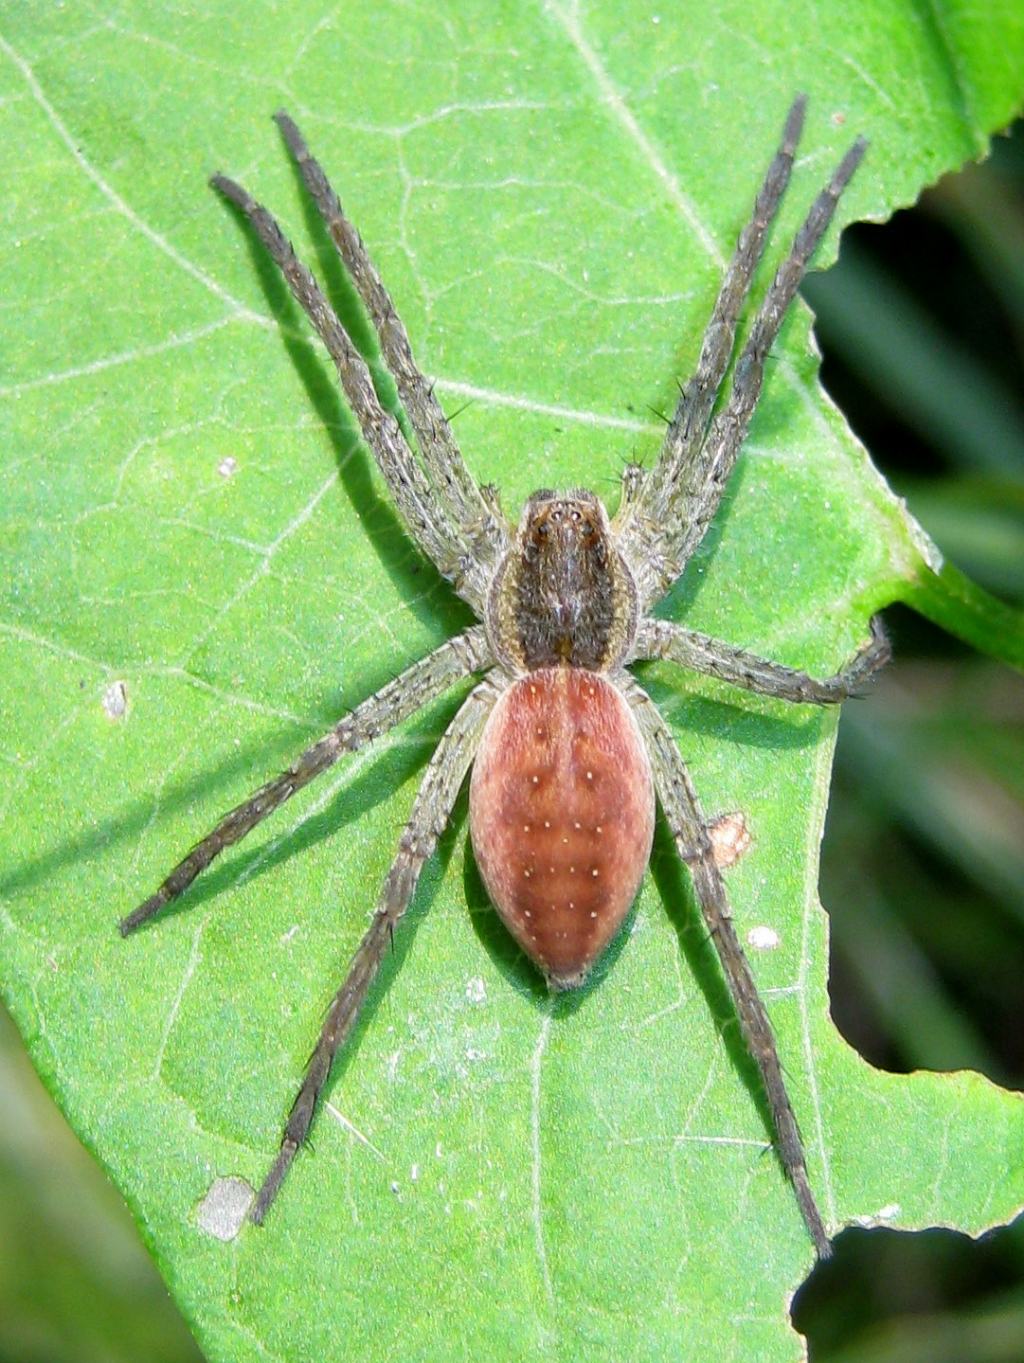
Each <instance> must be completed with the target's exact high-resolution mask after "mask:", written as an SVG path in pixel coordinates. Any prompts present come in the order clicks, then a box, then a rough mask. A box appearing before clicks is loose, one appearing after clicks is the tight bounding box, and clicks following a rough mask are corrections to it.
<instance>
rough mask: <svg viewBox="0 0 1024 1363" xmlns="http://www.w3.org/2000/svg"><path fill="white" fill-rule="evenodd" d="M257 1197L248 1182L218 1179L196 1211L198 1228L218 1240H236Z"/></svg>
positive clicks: (236, 1179) (238, 1179)
mask: <svg viewBox="0 0 1024 1363" xmlns="http://www.w3.org/2000/svg"><path fill="white" fill-rule="evenodd" d="M255 1196H256V1194H255V1192H254V1191H253V1189H252V1187H251V1186H250V1185H249V1184H248V1183H246V1181H245V1179H244V1178H234V1177H232V1178H215V1179H214V1181H213V1183H212V1184H211V1185H210V1191H209V1192H208V1193H207V1194H206V1196H205V1197H204V1198H203V1200H202V1202H200V1204H199V1206H198V1207H197V1208H196V1225H197V1226H198V1227H199V1228H200V1230H204V1231H206V1233H207V1235H212V1236H213V1238H214V1239H215V1240H223V1241H225V1242H227V1241H228V1240H233V1239H234V1238H235V1236H236V1235H237V1234H238V1232H239V1231H240V1230H241V1229H242V1225H243V1223H244V1221H245V1216H246V1213H247V1212H248V1210H249V1208H250V1207H251V1206H252V1201H253V1198H254V1197H255Z"/></svg>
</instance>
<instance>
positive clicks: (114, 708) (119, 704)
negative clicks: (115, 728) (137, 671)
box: [103, 681, 128, 719]
mask: <svg viewBox="0 0 1024 1363" xmlns="http://www.w3.org/2000/svg"><path fill="white" fill-rule="evenodd" d="M103 709H104V710H105V712H106V714H107V718H108V719H124V717H125V715H126V714H127V713H128V689H127V687H126V686H125V684H124V682H123V681H114V682H111V683H110V685H109V686H108V687H107V689H106V690H105V691H104V692H103Z"/></svg>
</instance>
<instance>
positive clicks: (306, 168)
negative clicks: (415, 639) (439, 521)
mask: <svg viewBox="0 0 1024 1363" xmlns="http://www.w3.org/2000/svg"><path fill="white" fill-rule="evenodd" d="M274 121H275V122H276V123H277V125H278V127H279V128H280V130H281V133H282V136H283V137H284V140H285V143H286V144H287V146H288V150H289V151H290V152H291V154H292V156H293V157H294V158H295V162H296V164H297V165H298V167H299V171H300V173H301V175H302V179H303V182H304V184H305V186H306V189H307V190H308V191H309V194H310V196H311V198H312V199H313V201H314V203H315V204H316V206H317V209H318V210H319V213H320V216H321V218H323V220H324V222H325V223H326V225H327V229H328V231H329V232H330V235H331V240H332V241H333V242H334V245H335V247H336V248H337V251H338V254H339V256H340V257H341V260H342V263H343V264H344V266H345V269H346V270H347V271H348V274H349V276H350V278H351V279H352V282H353V283H354V284H355V286H356V289H357V290H358V292H359V296H360V297H361V298H362V300H363V303H364V304H365V306H366V310H367V312H368V313H369V314H370V318H371V320H372V322H373V325H374V328H375V329H376V332H377V336H378V338H379V340H380V346H381V352H382V353H383V356H384V361H385V363H386V364H387V367H388V370H389V372H390V373H391V376H392V377H393V379H394V380H395V385H396V387H397V388H398V395H399V397H400V398H401V400H402V405H403V406H404V408H405V410H406V412H407V413H408V415H409V420H410V422H411V423H412V428H413V430H414V431H415V433H416V439H417V442H418V444H419V448H420V453H421V454H422V456H423V462H424V464H425V466H426V469H427V473H428V475H429V477H430V481H431V483H432V484H433V486H434V488H435V489H436V491H437V496H438V498H439V501H440V506H441V508H442V511H443V514H444V515H445V517H446V520H447V523H448V530H449V533H451V534H453V535H454V536H457V537H460V536H461V537H464V538H466V539H469V540H471V541H472V542H473V546H474V552H473V554H472V556H471V558H470V559H469V560H468V561H467V563H466V565H465V573H466V574H467V582H466V587H467V595H468V591H469V590H470V589H471V590H472V593H473V596H472V601H473V604H474V605H475V606H477V607H478V608H479V605H480V604H482V602H483V599H484V594H485V591H486V587H487V583H488V581H489V580H490V573H491V571H493V568H494V566H495V564H496V563H497V560H498V558H499V556H500V554H501V552H502V550H503V549H504V548H505V546H506V544H507V542H508V532H507V529H506V527H505V525H504V522H503V521H499V520H497V519H496V518H495V516H494V514H493V511H492V508H491V506H490V505H489V504H488V502H487V501H486V499H485V497H484V495H483V493H482V492H481V490H480V488H479V486H478V485H477V483H476V481H475V480H474V478H473V477H472V475H471V474H470V472H469V469H468V468H467V467H466V463H465V461H464V459H463V457H462V453H461V451H460V450H459V447H458V444H457V443H456V440H455V437H454V436H453V435H452V431H451V427H450V425H449V423H448V418H447V417H446V416H445V414H444V412H443V411H442V409H441V404H440V403H439V402H438V400H437V398H436V396H435V395H434V388H433V385H432V384H431V383H429V382H428V381H427V379H426V378H425V377H424V376H423V374H422V373H421V372H420V370H419V369H418V368H417V365H416V362H415V360H414V359H413V354H412V347H411V345H410V344H409V336H408V333H407V332H406V329H405V326H404V324H403V323H402V320H401V318H400V317H399V316H398V313H397V312H396V311H395V305H394V303H393V302H392V300H391V295H390V294H389V293H388V291H387V289H386V288H385V287H384V284H383V283H382V281H381V278H380V275H379V274H378V273H377V270H376V268H375V267H374V264H373V262H372V261H371V259H370V257H369V254H368V253H367V250H366V247H365V246H364V244H363V240H362V238H361V237H360V235H359V233H358V232H357V231H356V229H355V227H353V225H352V223H351V222H350V221H349V220H348V218H347V217H346V216H345V213H344V210H343V209H342V206H341V203H340V201H339V199H338V196H337V194H336V193H335V192H334V190H333V188H332V187H331V184H330V181H329V180H328V179H327V176H326V175H325V173H324V171H323V168H322V167H321V165H320V163H319V162H318V161H317V160H316V158H315V157H314V156H313V155H312V154H311V153H310V150H309V147H308V146H307V145H306V141H305V139H304V138H303V136H302V134H301V133H300V132H299V129H298V128H297V127H296V125H295V123H294V122H293V120H292V119H291V118H290V117H289V116H288V115H287V114H286V113H284V112H283V111H282V112H279V113H277V114H275V115H274Z"/></svg>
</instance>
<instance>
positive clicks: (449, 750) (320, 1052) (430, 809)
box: [249, 677, 500, 1225]
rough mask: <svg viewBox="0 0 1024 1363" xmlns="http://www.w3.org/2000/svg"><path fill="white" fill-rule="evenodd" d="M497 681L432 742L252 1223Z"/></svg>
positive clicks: (391, 925)
mask: <svg viewBox="0 0 1024 1363" xmlns="http://www.w3.org/2000/svg"><path fill="white" fill-rule="evenodd" d="M499 689H500V688H499V686H498V685H496V684H495V681H493V680H492V679H491V678H489V677H485V678H484V680H483V681H482V682H480V683H479V684H478V685H477V686H476V687H475V689H474V690H473V691H472V692H470V695H469V697H468V699H467V700H466V701H465V703H464V704H463V705H462V707H461V709H460V710H459V712H458V713H457V714H456V716H455V718H454V719H453V720H452V722H451V724H450V725H449V726H448V728H447V730H446V731H445V734H444V737H443V738H442V739H441V741H440V743H438V745H437V747H436V748H435V749H434V755H433V756H432V757H431V759H430V764H429V765H428V767H427V770H426V773H425V775H424V777H423V781H422V782H421V784H420V788H419V791H418V793H417V795H416V800H415V803H414V804H413V807H412V813H411V814H410V815H409V821H408V823H407V824H406V825H405V829H404V831H403V832H402V836H401V838H400V839H399V843H398V855H397V856H396V857H395V860H394V861H393V862H392V863H391V869H390V871H388V874H387V877H386V879H385V881H384V888H383V889H382V890H381V894H380V899H379V900H378V902H377V910H376V912H375V913H374V915H373V919H372V921H371V923H370V926H369V927H368V928H367V930H366V935H365V936H364V937H363V940H362V942H360V944H359V946H358V947H357V948H356V953H355V955H354V956H353V957H352V964H351V965H350V966H349V969H348V974H347V975H346V976H345V981H344V983H343V984H342V986H341V988H340V989H339V990H338V992H337V994H336V995H335V996H334V1001H333V1003H332V1004H331V1006H330V1008H329V1009H328V1010H327V1018H326V1020H325V1021H324V1025H323V1028H322V1029H321V1032H320V1036H319V1039H318V1040H317V1043H316V1045H315V1046H314V1048H313V1054H312V1055H311V1056H310V1058H309V1062H308V1063H307V1065H306V1073H305V1076H304V1078H303V1080H302V1085H301V1087H300V1089H299V1091H298V1093H297V1094H296V1096H295V1101H294V1103H293V1104H292V1110H291V1113H290V1115H289V1117H288V1122H287V1125H286V1126H285V1129H284V1135H283V1137H282V1139H281V1149H280V1151H279V1153H278V1156H277V1159H276V1160H275V1161H274V1163H273V1166H272V1167H271V1170H270V1173H269V1174H268V1175H267V1177H266V1179H265V1180H264V1182H263V1185H262V1187H261V1188H260V1190H259V1192H258V1193H257V1195H256V1200H255V1201H254V1202H253V1204H252V1207H251V1208H250V1210H249V1219H250V1221H254V1222H255V1223H256V1224H257V1225H261V1224H262V1222H263V1218H264V1217H265V1216H266V1214H267V1211H268V1209H269V1207H270V1205H271V1203H272V1202H273V1200H274V1198H275V1197H276V1196H277V1192H278V1189H279V1188H280V1186H281V1183H282V1181H283V1179H284V1176H285V1174H286V1173H287V1172H288V1170H289V1169H290V1168H291V1165H292V1161H293V1160H294V1159H295V1156H296V1154H297V1153H298V1151H299V1148H300V1147H301V1145H302V1143H303V1142H304V1141H305V1139H306V1136H307V1134H308V1133H309V1127H310V1123H311V1122H312V1120H313V1114H314V1113H315V1111H316V1105H317V1100H318V1098H319V1096H320V1092H321V1090H322V1089H323V1086H324V1084H325V1083H326V1082H327V1076H328V1075H329V1074H330V1071H331V1065H332V1064H333V1062H334V1057H335V1055H336V1054H337V1052H338V1049H339V1047H340V1046H341V1045H342V1044H343V1042H344V1041H345V1038H346V1037H347V1036H348V1035H349V1033H350V1032H351V1031H352V1028H353V1027H354V1026H355V1023H356V1020H357V1018H358V1017H359V1014H360V1012H361V1010H362V1007H363V1004H364V1002H365V1000H366V995H367V993H368V991H369V988H370V985H371V984H372V983H373V981H374V979H375V977H376V974H377V971H378V969H379V968H380V963H381V960H382V958H383V956H384V952H385V950H386V948H387V945H388V943H389V942H390V940H391V937H392V934H393V933H394V930H395V924H396V923H397V922H398V921H399V919H401V918H402V916H403V915H404V913H405V911H406V909H407V908H408V907H409V903H410V901H411V899H412V896H413V893H414V891H415V889H416V882H417V881H418V880H419V876H420V872H421V871H422V869H423V865H424V862H426V860H427V858H428V857H429V856H430V855H431V853H432V852H433V850H434V848H435V846H436V845H437V839H438V838H439V837H440V835H441V833H442V832H443V831H444V828H445V826H446V824H447V823H448V819H449V817H450V815H451V811H452V806H453V805H454V804H455V799H456V797H457V795H458V793H459V788H460V787H461V785H462V782H463V780H464V779H465V776H466V772H467V771H468V770H469V767H470V764H471V763H472V761H473V756H474V754H475V753H476V749H477V745H478V743H479V741H480V734H481V733H482V731H483V727H484V724H485V723H486V721H487V716H488V715H489V714H490V712H491V708H492V707H493V705H494V702H495V700H496V699H497V697H498V695H499Z"/></svg>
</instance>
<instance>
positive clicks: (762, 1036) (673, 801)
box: [622, 677, 832, 1259]
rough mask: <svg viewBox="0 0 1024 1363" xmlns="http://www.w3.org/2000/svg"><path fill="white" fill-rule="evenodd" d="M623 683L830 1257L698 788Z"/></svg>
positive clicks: (639, 695) (644, 698)
mask: <svg viewBox="0 0 1024 1363" xmlns="http://www.w3.org/2000/svg"><path fill="white" fill-rule="evenodd" d="M622 689H623V692H624V694H625V695H626V696H627V698H628V700H629V701H630V703H631V704H632V705H633V707H634V712H635V714H636V717H637V722H638V724H639V725H640V729H641V731H642V732H643V735H644V737H645V739H646V741H647V750H648V753H649V754H650V758H651V768H652V770H653V772H654V785H655V789H656V790H657V792H658V800H659V802H660V803H661V807H662V810H663V812H664V814H665V819H666V821H667V823H668V826H669V831H670V832H671V834H672V838H673V840H674V842H675V844H676V850H677V851H678V853H679V856H680V858H681V859H682V860H683V861H684V862H685V863H686V866H687V868H688V870H689V872H690V876H691V879H692V880H693V888H694V892H695V894H696V898H697V903H698V904H699V906H700V911H701V914H702V915H703V917H704V921H705V923H706V924H707V927H708V931H709V933H710V936H711V940H712V941H713V942H714V944H715V950H716V951H717V952H718V959H719V960H720V961H721V964H722V970H723V972H724V974H725V978H726V982H727V984H728V986H729V993H730V994H731V995H732V1000H733V1003H734V1004H735V1005H736V1012H737V1014H738V1015H739V1020H740V1026H741V1028H742V1030H743V1038H744V1041H745V1042H746V1045H747V1050H748V1051H749V1052H750V1055H751V1056H752V1058H753V1059H754V1061H755V1063H756V1065H757V1067H758V1070H759V1071H760V1074H761V1082H762V1083H763V1084H764V1089H765V1093H766V1094H767V1097H768V1105H769V1108H770V1109H771V1116H772V1125H773V1127H774V1128H775V1145H776V1149H777V1150H778V1153H779V1158H780V1160H781V1161H782V1166H783V1168H784V1169H785V1171H786V1173H787V1175H788V1176H789V1179H790V1182H791V1183H792V1185H793V1190H794V1192H795V1193H796V1200H797V1203H798V1205H799V1207H800V1211H801V1213H802V1214H803V1218H804V1222H805V1224H806V1226H807V1229H808V1231H809V1232H810V1235H811V1239H812V1240H813V1241H814V1247H815V1249H816V1250H817V1252H818V1254H819V1256H820V1257H821V1258H823V1259H825V1258H828V1256H829V1255H830V1254H831V1253H832V1244H831V1242H830V1240H829V1237H828V1232H827V1231H826V1230H825V1223H824V1221H823V1220H822V1216H821V1213H820V1211H819V1210H818V1204H817V1202H816V1201H815V1198H814V1193H813V1192H812V1191H811V1185H810V1181H809V1179H808V1177H807V1161H806V1159H805V1158H804V1149H803V1141H802V1140H801V1138H800V1129H799V1127H798V1126H797V1123H796V1116H795V1115H794V1112H793V1107H792V1104H791V1103H790V1101H789V1095H788V1094H787V1092H786V1085H785V1082H784V1081H783V1078H782V1065H781V1063H780V1061H779V1052H778V1048H777V1046H776V1044H775V1034H774V1032H773V1031H772V1025H771V1022H770V1021H769V1019H768V1014H767V1013H766V1012H765V1008H764V1004H763V1003H762V1002H761V996H760V995H759V994H758V992H757V985H756V984H755V983H754V977H753V974H752V973H751V970H750V965H749V963H748V962H747V958H746V956H745V955H744V952H743V948H742V946H741V945H740V941H739V938H738V937H737V935H736V929H735V927H734V926H733V922H732V909H731V907H730V905H729V900H728V897H727V895H726V891H725V883H724V881H723V880H722V873H721V871H720V870H719V869H718V865H717V863H716V861H715V854H714V849H713V847H712V845H711V840H710V838H709V837H708V830H707V821H706V820H705V818H704V814H703V812H702V810H701V807H700V801H699V800H698V798H697V792H696V791H695V790H694V787H693V782H692V781H691V780H690V773H689V771H688V770H687V767H686V763H685V762H684V761H683V758H682V754H681V753H680V752H679V749H678V748H677V747H676V744H675V741H674V740H673V738H672V734H671V732H670V731H669V728H668V725H667V724H666V723H665V721H664V719H663V718H662V717H661V714H660V712H659V710H658V708H657V706H656V705H655V704H654V702H653V701H652V700H651V699H650V697H649V696H648V695H647V693H646V691H644V690H643V689H642V688H641V687H640V686H639V685H638V684H637V683H636V682H635V681H633V679H632V678H631V677H625V678H624V679H623V682H622Z"/></svg>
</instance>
